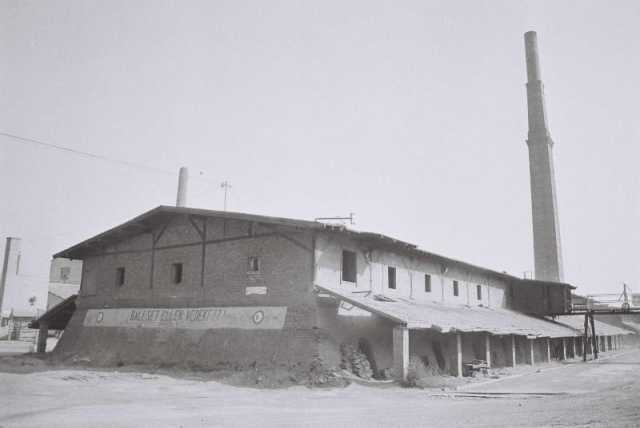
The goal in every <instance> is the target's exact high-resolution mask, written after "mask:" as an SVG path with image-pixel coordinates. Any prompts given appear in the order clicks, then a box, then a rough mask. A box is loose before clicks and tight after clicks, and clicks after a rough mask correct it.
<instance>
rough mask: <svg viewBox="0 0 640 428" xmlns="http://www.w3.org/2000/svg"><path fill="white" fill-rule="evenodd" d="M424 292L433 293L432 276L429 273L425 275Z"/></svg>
mask: <svg viewBox="0 0 640 428" xmlns="http://www.w3.org/2000/svg"><path fill="white" fill-rule="evenodd" d="M424 291H425V293H431V275H429V274H428V273H426V274H425V275H424Z"/></svg>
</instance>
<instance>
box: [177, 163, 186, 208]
mask: <svg viewBox="0 0 640 428" xmlns="http://www.w3.org/2000/svg"><path fill="white" fill-rule="evenodd" d="M188 183H189V170H188V169H187V167H186V166H183V167H181V168H180V173H179V174H178V197H177V198H176V206H177V207H185V206H187V184H188Z"/></svg>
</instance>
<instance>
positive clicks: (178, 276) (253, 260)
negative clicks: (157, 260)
mask: <svg viewBox="0 0 640 428" xmlns="http://www.w3.org/2000/svg"><path fill="white" fill-rule="evenodd" d="M247 265H248V266H247V273H259V272H260V259H259V258H258V257H249V259H248V262H247ZM125 278H126V272H125V269H124V267H119V268H116V286H118V287H122V286H123V285H124V284H125ZM182 279H183V265H182V263H172V264H171V282H173V283H174V284H181V283H182Z"/></svg>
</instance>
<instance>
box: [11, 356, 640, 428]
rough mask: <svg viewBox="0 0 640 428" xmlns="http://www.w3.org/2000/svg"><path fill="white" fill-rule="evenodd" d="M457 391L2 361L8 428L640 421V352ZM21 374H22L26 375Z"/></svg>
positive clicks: (536, 371)
mask: <svg viewBox="0 0 640 428" xmlns="http://www.w3.org/2000/svg"><path fill="white" fill-rule="evenodd" d="M603 357H604V358H602V359H601V360H598V361H596V362H591V363H586V364H585V363H582V362H568V363H566V364H555V365H545V366H541V367H539V368H534V369H533V370H532V369H531V368H529V370H528V371H527V370H521V371H520V372H519V373H518V374H515V375H512V376H509V377H504V378H501V379H489V380H486V381H484V382H476V383H470V384H466V385H462V386H460V387H459V388H458V390H457V391H449V392H443V391H441V390H438V389H408V388H401V387H399V386H389V385H386V386H384V387H370V386H363V385H358V384H352V385H350V386H348V387H346V388H314V389H311V388H306V387H302V386H295V387H290V388H280V389H256V388H240V387H234V386H230V385H228V384H223V383H220V382H217V381H213V380H208V381H202V380H196V379H188V378H184V377H181V378H176V377H169V376H166V375H161V374H148V373H140V372H131V371H129V372H122V371H119V372H118V371H99V370H89V369H49V368H48V367H39V368H38V369H37V370H33V369H29V368H28V367H22V368H20V367H18V366H7V365H4V366H2V367H0V369H3V370H10V371H11V372H3V373H0V427H3V428H8V427H140V428H142V427H185V428H186V427H236V426H238V427H240V426H241V427H272V426H273V427H276V426H277V427H327V426H329V427H332V428H334V427H424V426H429V427H448V428H450V427H457V426H471V427H545V426H554V427H558V426H582V427H638V426H640V350H625V351H621V352H618V353H605V354H604V356H603ZM19 372H21V373H19Z"/></svg>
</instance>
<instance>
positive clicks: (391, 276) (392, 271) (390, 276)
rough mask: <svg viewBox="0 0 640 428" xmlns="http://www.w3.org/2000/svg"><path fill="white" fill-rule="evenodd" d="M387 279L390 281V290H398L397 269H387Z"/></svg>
mask: <svg viewBox="0 0 640 428" xmlns="http://www.w3.org/2000/svg"><path fill="white" fill-rule="evenodd" d="M387 278H388V280H389V282H388V284H389V288H391V289H392V290H395V289H396V268H394V267H391V266H389V267H388V268H387Z"/></svg>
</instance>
